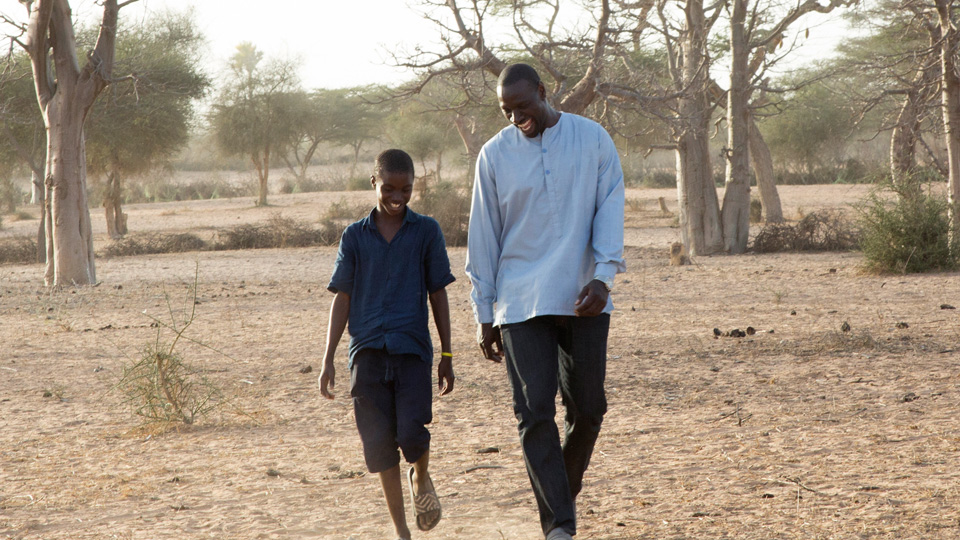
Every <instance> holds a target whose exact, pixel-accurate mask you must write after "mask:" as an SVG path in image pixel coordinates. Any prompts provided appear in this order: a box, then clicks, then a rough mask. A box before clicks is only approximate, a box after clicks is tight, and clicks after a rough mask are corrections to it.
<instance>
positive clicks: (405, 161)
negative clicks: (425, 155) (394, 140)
mask: <svg viewBox="0 0 960 540" xmlns="http://www.w3.org/2000/svg"><path fill="white" fill-rule="evenodd" d="M383 173H408V174H409V175H410V176H415V175H414V172H413V158H411V157H410V154H408V153H406V152H404V151H403V150H399V149H397V148H391V149H389V150H384V151H383V152H380V155H378V156H377V161H376V162H375V163H374V165H373V175H374V176H375V177H377V178H383V176H382V174H383Z"/></svg>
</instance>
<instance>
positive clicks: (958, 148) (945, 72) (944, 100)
mask: <svg viewBox="0 0 960 540" xmlns="http://www.w3.org/2000/svg"><path fill="white" fill-rule="evenodd" d="M935 3H936V6H937V15H938V16H939V19H940V21H939V22H940V33H941V36H940V75H941V77H942V78H943V82H942V83H941V85H940V87H941V89H942V90H941V108H942V110H943V125H944V131H945V132H946V133H945V137H946V146H947V163H948V165H947V170H948V171H949V174H948V175H947V181H948V192H947V202H948V203H949V205H950V219H951V222H952V224H953V231H954V234H956V233H958V232H960V75H958V74H957V71H956V70H957V60H956V54H957V44H958V41H960V40H958V35H957V33H958V31H957V29H956V27H954V26H953V22H952V21H953V18H952V16H953V13H952V12H953V4H952V2H951V0H935Z"/></svg>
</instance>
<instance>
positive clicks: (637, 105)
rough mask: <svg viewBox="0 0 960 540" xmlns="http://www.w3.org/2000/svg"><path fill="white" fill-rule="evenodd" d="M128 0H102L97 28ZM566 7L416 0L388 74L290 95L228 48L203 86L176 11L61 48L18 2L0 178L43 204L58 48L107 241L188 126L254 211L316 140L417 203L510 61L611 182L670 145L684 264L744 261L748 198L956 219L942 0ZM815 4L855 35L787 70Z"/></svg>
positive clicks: (315, 158) (32, 6)
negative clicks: (798, 197)
mask: <svg viewBox="0 0 960 540" xmlns="http://www.w3.org/2000/svg"><path fill="white" fill-rule="evenodd" d="M132 1H136V0H132ZM128 3H131V0H128V1H127V2H122V3H120V4H117V2H116V1H115V0H112V1H107V2H105V4H104V17H105V18H106V19H105V21H106V20H108V19H110V18H111V17H112V18H116V17H117V13H118V12H119V10H120V8H121V7H123V6H124V5H126V4H128ZM580 4H581V5H577V6H574V5H573V4H572V3H568V2H559V1H557V0H524V1H522V2H506V1H504V0H420V2H419V4H418V5H419V7H420V8H421V9H422V10H423V15H424V17H426V18H428V19H429V20H431V21H433V22H435V23H436V28H437V34H436V36H435V37H434V38H432V39H431V38H430V37H425V38H424V39H423V40H422V41H423V43H422V44H421V46H419V47H418V48H417V49H416V50H414V51H411V52H405V51H394V52H393V63H394V64H395V65H397V66H399V67H403V68H407V69H408V70H409V72H410V74H411V75H410V78H409V80H408V81H406V82H404V83H402V84H399V85H392V86H387V85H382V86H370V87H362V88H347V89H323V88H317V89H306V88H304V87H303V85H302V83H301V82H300V79H299V76H298V66H297V65H296V64H295V63H292V62H290V61H288V60H284V59H280V58H267V57H265V55H264V54H263V53H262V52H261V51H260V50H259V49H258V48H257V47H256V45H254V44H252V43H241V44H239V45H238V46H237V49H236V53H235V54H234V55H233V56H232V57H231V58H230V59H229V61H228V63H227V65H226V66H224V69H223V74H222V76H219V77H217V78H216V80H217V81H218V82H217V83H216V84H215V83H214V82H213V81H214V79H213V78H212V77H211V75H210V74H208V73H204V72H203V70H202V69H201V67H200V66H201V60H202V55H203V51H204V47H203V45H202V43H203V36H202V35H201V34H200V32H199V31H198V30H197V28H196V26H195V24H194V23H193V22H192V16H191V14H190V13H189V12H187V13H163V14H157V15H154V16H152V17H150V18H148V19H146V20H145V21H142V22H141V23H139V24H137V25H136V26H126V25H124V24H123V23H122V21H121V22H118V23H116V24H114V26H113V28H115V29H116V35H115V36H113V37H111V36H110V35H109V32H107V33H106V34H105V32H104V28H106V25H105V24H101V25H100V26H99V27H98V28H97V29H96V30H94V29H85V28H80V29H79V30H78V31H77V32H76V34H75V35H73V32H72V26H71V25H72V22H70V23H69V24H68V23H67V22H65V21H68V20H69V11H67V12H66V15H67V18H66V19H63V15H64V13H63V10H64V9H67V10H68V8H69V6H68V5H67V2H66V0H36V1H35V2H27V3H26V4H25V5H26V6H27V8H28V10H29V13H30V14H31V19H30V20H29V21H28V22H27V23H18V22H17V21H18V19H17V18H16V17H13V16H9V15H6V14H4V15H3V20H4V21H5V22H6V23H7V25H8V26H9V27H11V28H13V29H18V28H19V29H20V31H21V33H22V34H21V36H19V37H14V38H12V39H13V43H15V44H17V45H20V46H21V47H19V48H18V47H12V48H11V51H12V52H11V54H10V55H8V58H7V61H6V63H5V64H4V69H3V71H2V76H0V128H2V136H3V137H5V138H6V140H7V142H8V144H5V145H0V178H2V179H3V181H6V182H8V183H9V178H10V177H11V176H12V175H14V174H25V173H26V174H31V175H32V178H33V186H34V189H33V199H34V200H35V201H37V202H40V201H42V200H43V196H44V194H45V193H46V194H47V196H49V190H50V183H51V180H50V178H51V171H52V169H51V168H50V164H51V163H53V162H52V161H51V160H50V156H48V155H46V154H47V153H49V152H50V149H51V148H53V147H52V146H51V140H54V139H51V138H50V137H49V133H48V132H46V128H45V123H44V116H43V115H44V114H50V113H51V111H53V110H55V109H56V108H53V109H51V108H50V107H46V108H45V106H44V105H43V104H44V103H58V102H57V101H56V100H51V96H60V95H61V94H60V93H53V92H52V91H56V92H61V90H62V89H63V87H64V86H65V85H64V83H63V81H69V80H70V79H64V78H63V76H62V75H63V74H62V73H61V70H64V69H65V68H64V66H70V62H69V61H64V60H61V59H60V57H59V56H58V54H60V53H63V54H67V56H69V54H73V55H74V57H75V56H76V52H75V51H76V50H77V49H80V50H91V51H93V53H91V54H93V56H90V57H89V63H88V65H87V67H86V68H84V69H87V70H89V73H92V74H94V75H95V76H96V77H100V79H97V80H99V81H100V82H98V83H97V85H95V87H93V90H96V91H95V92H94V94H97V95H98V96H99V97H97V95H94V97H95V98H96V99H91V100H90V105H85V107H86V109H84V111H82V112H83V115H82V117H81V121H84V122H85V124H82V125H83V129H82V131H85V143H84V144H85V146H84V144H81V147H82V148H80V150H81V151H82V152H83V154H84V158H83V161H84V162H85V163H86V170H87V171H89V172H90V173H91V174H93V175H94V176H95V177H96V178H98V179H100V181H102V182H103V184H104V189H103V190H102V193H103V201H102V203H103V205H104V209H105V214H106V216H105V217H106V219H107V224H108V230H109V231H110V234H111V236H114V237H120V236H122V235H123V234H124V233H125V232H126V223H125V217H124V213H123V210H122V206H121V204H122V201H123V192H124V187H123V179H124V178H129V177H132V176H135V175H141V174H145V173H148V172H150V171H154V170H156V169H158V168H164V167H170V166H171V163H173V162H174V160H175V159H176V156H177V154H178V152H180V151H181V150H182V149H183V148H184V147H185V145H187V144H188V141H189V140H190V138H191V136H195V135H196V134H197V133H206V134H208V139H205V140H210V141H213V142H214V143H215V146H216V148H217V150H218V151H219V152H220V154H221V155H224V156H236V157H238V158H242V159H243V160H246V161H248V163H249V165H250V167H251V168H252V169H253V170H255V171H256V179H257V182H256V184H257V186H256V189H257V204H260V205H266V204H268V194H269V187H270V176H269V175H270V171H271V169H276V168H278V167H279V168H285V169H286V170H288V171H289V174H290V175H291V176H292V177H294V178H295V179H297V180H298V181H304V180H306V179H307V177H308V175H309V174H310V172H309V171H310V169H309V167H310V166H311V165H313V164H317V163H324V162H326V161H328V159H329V158H328V156H326V155H324V152H329V150H330V149H332V148H342V149H344V150H346V149H349V152H350V153H351V154H352V166H351V171H350V176H357V175H358V168H359V161H360V158H361V155H362V151H363V149H364V148H372V147H373V146H381V145H385V144H390V145H395V146H401V147H403V148H405V149H407V150H408V151H409V152H410V153H411V155H412V156H413V157H414V159H415V160H416V161H417V163H418V165H419V169H420V170H419V175H420V177H421V179H422V180H421V181H420V182H419V184H418V186H419V187H420V188H421V189H423V190H424V191H427V190H429V189H430V188H431V186H433V185H439V184H441V183H443V182H444V181H445V180H450V179H451V178H452V177H451V176H450V175H449V171H450V170H451V167H450V164H451V163H454V164H456V165H457V166H458V167H457V168H458V169H460V170H462V169H463V168H465V169H466V170H467V171H470V170H471V169H472V164H473V162H474V159H475V158H476V155H477V153H478V152H479V149H480V146H481V145H482V144H483V142H484V141H486V140H487V139H488V138H489V137H490V136H491V135H492V134H494V133H495V132H496V131H498V130H499V129H501V128H502V127H503V126H504V125H505V123H504V121H503V120H502V118H500V116H499V114H498V107H497V100H496V88H495V81H496V77H497V76H498V74H499V72H500V70H502V69H503V67H504V66H505V65H507V63H509V62H515V61H524V62H528V63H531V64H533V65H534V66H535V67H536V68H537V69H538V70H539V71H540V73H541V74H542V75H543V77H544V80H545V84H546V86H547V88H548V93H549V97H550V99H551V100H552V101H553V103H554V104H555V105H556V106H557V107H558V108H559V109H560V110H561V111H564V112H569V113H576V114H583V115H587V116H590V117H593V118H595V119H597V120H598V121H600V122H602V123H603V124H604V125H605V126H606V127H607V128H608V129H609V130H610V131H611V132H612V133H613V134H614V135H615V137H616V139H617V141H618V144H619V146H620V147H621V151H622V154H623V155H624V163H625V165H626V167H627V174H628V181H630V182H637V181H639V180H638V179H639V177H640V176H642V175H643V174H644V172H643V171H638V170H636V169H637V168H640V169H642V168H644V167H643V166H642V165H638V164H639V163H641V162H640V160H638V159H635V156H637V155H648V154H651V153H654V152H656V153H658V154H663V153H664V152H670V153H672V154H673V159H672V160H671V163H672V165H671V167H672V168H673V170H672V174H673V177H674V178H675V179H676V187H677V190H678V195H679V204H680V212H679V214H680V228H681V236H682V238H683V243H684V244H685V245H686V246H687V247H688V249H689V250H690V252H691V253H692V254H710V253H717V252H726V253H741V252H743V251H744V250H745V249H746V244H747V231H748V229H749V217H748V216H749V204H750V192H751V185H756V186H757V191H758V192H759V199H760V201H761V204H762V208H763V218H764V219H765V220H766V221H768V222H773V223H776V222H779V221H782V220H783V213H782V210H781V206H780V199H779V194H778V191H777V184H778V183H782V182H802V181H810V180H811V179H813V180H816V181H863V180H864V179H865V178H886V179H889V180H891V181H893V182H895V183H897V184H898V186H900V189H899V190H898V193H907V194H909V193H911V192H912V191H911V190H913V191H915V190H916V189H917V188H916V186H917V185H918V184H919V182H920V180H919V179H924V178H934V179H942V180H946V181H947V182H948V186H949V189H948V193H949V204H948V209H949V211H950V213H951V219H952V220H953V222H954V226H956V223H957V211H956V210H957V200H958V199H960V183H958V177H960V127H958V123H960V79H958V71H957V66H956V65H955V64H956V58H957V42H958V38H957V30H956V28H957V24H956V22H957V21H956V19H957V16H956V15H955V13H954V11H953V7H954V5H953V4H952V3H951V2H949V1H948V0H934V1H933V2H932V3H918V2H914V1H911V0H873V1H871V2H868V3H863V2H856V1H854V0H819V1H816V0H802V1H800V2H780V1H779V0H727V1H722V2H716V3H710V4H708V3H705V2H703V0H683V1H679V0H641V1H640V2H636V1H632V0H588V1H585V2H582V3H580ZM571 10H573V14H572V16H571V15H570V14H568V13H567V12H568V11H571ZM814 13H819V14H830V16H831V17H841V16H843V17H847V18H848V21H849V24H850V25H851V26H852V27H854V28H858V29H860V30H861V32H859V33H858V34H857V37H852V38H850V39H846V40H843V42H842V44H841V46H840V48H839V49H838V51H837V54H836V55H835V56H834V57H832V58H827V59H823V60H822V61H820V62H816V63H814V64H811V65H809V66H808V67H806V68H804V69H802V70H785V69H784V68H783V65H784V64H785V63H786V62H787V61H789V60H790V59H791V58H793V56H794V54H795V51H796V49H797V46H798V43H799V41H802V39H803V36H804V34H805V32H804V30H803V29H804V24H806V23H805V21H806V20H807V19H808V18H809V16H810V15H811V14H814ZM44 21H47V22H46V23H44ZM564 21H566V22H564ZM51 25H52V27H53V28H54V29H57V28H59V29H60V30H61V31H51V30H50V28H51ZM63 25H67V26H71V28H70V32H69V33H66V32H64V31H62V30H63V28H66V26H63ZM491 28H497V29H500V30H498V32H497V33H496V34H491V33H490V31H489V29H491ZM503 29H507V32H506V33H505V32H503ZM812 31H814V32H816V31H818V30H817V29H814V30H812ZM809 32H811V30H806V33H809ZM67 34H69V35H67ZM105 35H106V37H107V38H110V39H106V40H105ZM791 36H794V37H791ZM108 45H109V47H108ZM51 59H52V60H53V62H52V64H51V63H50V60H51ZM107 59H109V66H110V76H109V77H104V75H105V74H106V70H105V66H107V62H106V60H107ZM44 62H46V63H44ZM38 66H40V67H38ZM44 66H46V67H44ZM46 73H51V74H55V75H56V79H50V77H49V76H48V75H46ZM84 73H88V72H87V71H83V70H81V73H80V75H81V77H80V79H78V80H80V81H81V82H82V81H83V80H84V79H83V76H84ZM113 73H116V75H113ZM785 73H786V74H785ZM45 88H46V89H48V90H45ZM104 88H106V91H103V89H104ZM83 95H84V96H87V97H84V99H89V93H88V94H83ZM38 96H39V98H38ZM38 99H39V101H40V103H41V108H40V110H38V109H37V107H36V105H37V101H38ZM45 100H46V101H45ZM56 110H59V109H56ZM201 110H203V114H199V113H198V111H201ZM41 113H43V114H41ZM49 124H50V121H49V118H48V119H47V124H46V125H49ZM871 141H872V143H871ZM877 141H881V142H880V143H878V142H877ZM871 145H872V147H873V148H876V147H878V146H884V145H885V147H886V150H885V151H884V152H883V154H884V155H883V157H882V158H874V159H866V158H863V157H862V156H863V155H864V154H859V155H858V154H856V153H855V152H854V151H853V149H855V148H866V147H870V146H871ZM57 151H58V152H62V151H63V150H62V148H60V149H58V150H57ZM858 156H859V157H860V158H859V159H858ZM718 158H719V160H718ZM721 171H722V172H721ZM657 172H658V173H659V174H660V176H662V175H663V174H665V171H663V170H660V171H657ZM648 174H649V172H648ZM466 176H467V178H466V179H465V180H466V181H469V176H470V174H469V173H468V174H467V175H466ZM85 182H86V181H85V180H84V181H83V182H82V183H81V185H83V186H84V188H83V189H84V190H85ZM718 184H719V185H722V186H723V187H724V188H725V189H724V191H723V198H722V200H721V199H720V197H719V195H718V192H717V189H716V188H717V186H718ZM53 185H54V186H56V185H58V184H57V182H56V181H54V182H53ZM461 185H463V184H461ZM0 187H2V186H0ZM0 192H2V190H0ZM44 208H52V207H51V206H50V204H49V203H48V204H46V205H45V206H44ZM43 222H44V223H46V224H49V223H50V220H49V219H48V218H45V219H44V220H43ZM39 234H40V236H41V237H46V238H50V236H49V235H48V234H46V233H44V232H43V230H42V229H41V231H39ZM84 242H86V240H84ZM42 249H44V250H45V252H47V253H50V252H49V250H46V248H42ZM91 269H92V266H91ZM71 279H73V278H71Z"/></svg>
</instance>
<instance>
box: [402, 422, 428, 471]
mask: <svg viewBox="0 0 960 540" xmlns="http://www.w3.org/2000/svg"><path fill="white" fill-rule="evenodd" d="M397 445H398V446H399V447H400V450H401V451H402V452H403V457H404V459H406V460H407V462H408V463H413V462H415V461H417V460H418V459H420V456H422V455H423V453H424V452H426V451H427V450H429V449H430V431H429V430H427V427H426V426H424V425H422V424H410V425H407V426H404V427H402V428H400V429H398V430H397Z"/></svg>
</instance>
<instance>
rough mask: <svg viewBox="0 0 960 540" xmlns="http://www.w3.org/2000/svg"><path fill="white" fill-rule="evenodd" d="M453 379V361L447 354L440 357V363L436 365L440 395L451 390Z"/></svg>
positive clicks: (454, 378)
mask: <svg viewBox="0 0 960 540" xmlns="http://www.w3.org/2000/svg"><path fill="white" fill-rule="evenodd" d="M454 380H456V377H454V375H453V361H452V360H451V359H450V357H449V356H442V357H440V363H439V364H438V365H437V386H438V387H439V388H440V395H441V396H445V395H447V394H449V393H450V392H453V381H454Z"/></svg>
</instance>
